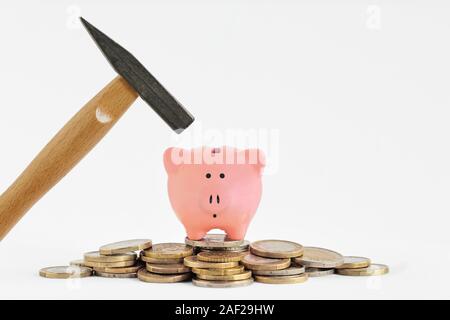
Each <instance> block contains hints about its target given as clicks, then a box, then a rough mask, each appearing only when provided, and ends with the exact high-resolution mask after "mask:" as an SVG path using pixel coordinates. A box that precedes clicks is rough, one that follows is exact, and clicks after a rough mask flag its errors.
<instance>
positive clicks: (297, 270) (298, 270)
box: [252, 266, 305, 276]
mask: <svg viewBox="0 0 450 320" xmlns="http://www.w3.org/2000/svg"><path fill="white" fill-rule="evenodd" d="M252 272H253V274H254V275H258V276H294V275H298V274H302V273H305V267H303V266H291V267H289V268H287V269H282V270H253V271H252Z"/></svg>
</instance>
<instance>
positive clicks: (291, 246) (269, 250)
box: [250, 240, 303, 258]
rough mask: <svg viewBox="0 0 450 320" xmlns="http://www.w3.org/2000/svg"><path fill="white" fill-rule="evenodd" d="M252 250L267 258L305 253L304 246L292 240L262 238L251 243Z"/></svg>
mask: <svg viewBox="0 0 450 320" xmlns="http://www.w3.org/2000/svg"><path fill="white" fill-rule="evenodd" d="M250 252H251V253H253V254H254V255H257V256H260V257H265V258H295V257H300V256H301V255H302V254H303V246H302V245H301V244H298V243H295V242H292V241H285V240H261V241H256V242H253V243H252V244H251V245H250Z"/></svg>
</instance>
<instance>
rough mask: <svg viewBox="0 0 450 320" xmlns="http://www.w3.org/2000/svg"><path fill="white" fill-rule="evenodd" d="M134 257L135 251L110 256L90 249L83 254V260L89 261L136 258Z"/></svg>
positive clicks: (113, 260)
mask: <svg viewBox="0 0 450 320" xmlns="http://www.w3.org/2000/svg"><path fill="white" fill-rule="evenodd" d="M136 258H137V255H136V253H121V254H115V255H112V256H104V255H102V254H100V252H99V251H92V252H87V253H85V254H84V260H85V261H91V262H119V261H130V260H136Z"/></svg>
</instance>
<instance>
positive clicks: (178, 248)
mask: <svg viewBox="0 0 450 320" xmlns="http://www.w3.org/2000/svg"><path fill="white" fill-rule="evenodd" d="M142 252H143V254H144V256H146V257H149V258H164V259H179V258H184V257H188V256H191V255H193V254H194V250H193V248H192V247H190V246H187V245H185V244H184V243H158V244H155V245H153V246H152V247H151V248H150V249H147V250H144V251H142Z"/></svg>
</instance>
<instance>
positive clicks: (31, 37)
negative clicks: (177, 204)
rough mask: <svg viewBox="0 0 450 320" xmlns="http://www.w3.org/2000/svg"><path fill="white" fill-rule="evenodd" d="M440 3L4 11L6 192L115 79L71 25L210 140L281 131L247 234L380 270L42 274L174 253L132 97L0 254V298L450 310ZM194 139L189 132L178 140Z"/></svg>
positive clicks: (151, 139) (444, 14)
mask: <svg viewBox="0 0 450 320" xmlns="http://www.w3.org/2000/svg"><path fill="white" fill-rule="evenodd" d="M449 9H450V6H449V4H448V2H446V1H406V0H404V1H401V0H398V1H381V0H371V1H365V0H362V1H361V0H355V1H350V0H347V1H331V0H329V1H312V0H311V1H294V0H292V1H280V0H278V1H250V0H247V1H244V0H241V1H237V0H236V1H229V0H228V1H207V0H205V1H181V0H180V1H162V0H161V1H148V0H146V1H144V0H142V1H111V0H109V1H106V0H104V1H100V0H98V1H92V0H91V1H81V0H78V1H77V0H71V1H62V0H58V1H56V0H53V1H50V0H49V1H17V0H16V1H6V0H5V1H2V2H1V4H0V36H1V45H0V46H1V47H0V88H1V89H0V92H1V104H0V189H1V190H5V189H6V188H7V187H8V186H9V185H10V184H11V183H12V182H13V181H14V179H15V178H16V177H17V176H18V174H20V172H21V171H22V170H23V169H24V168H25V166H26V165H27V164H28V163H29V162H30V161H31V159H32V158H33V157H34V156H35V155H36V154H37V153H38V152H39V151H40V150H41V148H42V147H43V146H44V145H45V144H46V143H47V142H48V141H49V139H50V138H51V137H52V136H53V135H54V134H55V133H56V132H57V131H58V130H59V128H61V127H62V126H63V125H64V124H65V123H66V121H67V120H68V119H70V117H71V116H72V115H73V114H74V113H75V112H77V111H78V110H79V109H80V107H81V106H82V105H83V104H84V103H85V102H86V101H88V100H89V99H90V98H91V97H92V96H93V95H94V94H95V93H96V92H97V91H98V90H100V89H101V88H102V87H103V86H104V85H105V84H106V83H107V82H109V81H110V80H111V79H112V78H113V77H114V72H113V70H112V69H111V68H110V66H109V65H108V63H107V62H106V60H105V59H104V58H103V56H102V55H101V53H100V52H99V51H98V49H97V48H96V46H95V45H94V43H93V42H92V40H91V39H90V37H89V36H88V34H87V33H86V31H85V30H84V29H82V28H80V27H79V25H78V23H77V21H76V20H75V17H76V16H78V14H79V10H81V14H82V15H83V16H84V17H85V18H86V19H88V20H89V21H91V22H92V23H93V24H94V25H96V26H97V27H99V28H100V29H101V30H103V31H104V32H105V33H106V34H108V35H110V36H111V37H112V38H113V39H115V40H116V41H118V42H119V43H120V44H122V45H123V46H124V47H126V48H127V49H128V50H130V51H131V52H132V53H134V54H135V55H136V56H137V57H138V58H139V59H140V60H141V62H142V63H143V64H144V65H146V66H147V67H148V68H149V70H151V72H152V73H153V74H154V75H155V76H156V77H157V78H158V79H159V80H160V81H161V82H162V83H163V84H165V86H166V87H167V88H168V89H169V90H170V91H171V92H172V93H173V94H174V95H175V96H176V97H177V98H178V100H180V101H182V102H183V104H184V105H185V106H186V107H187V108H188V109H189V110H190V111H191V112H192V113H193V114H194V115H195V116H196V118H197V120H198V122H197V123H196V126H198V125H201V126H202V128H203V129H204V130H209V129H218V130H221V132H224V131H225V130H227V129H229V128H241V129H251V128H265V129H274V130H279V133H280V140H279V149H278V152H279V153H278V155H279V163H278V170H277V171H276V172H275V173H273V174H271V175H267V176H266V177H265V178H264V188H265V190H264V196H263V200H262V203H261V206H260V209H259V212H258V213H257V215H256V217H255V219H254V221H253V223H252V225H251V227H250V229H249V232H248V235H247V238H248V239H250V240H258V239H267V238H279V239H286V240H294V241H298V242H300V243H302V244H304V245H314V246H323V247H327V248H330V249H334V250H337V251H339V252H341V253H343V254H345V255H363V256H368V257H370V258H372V260H373V261H374V262H381V263H386V264H388V265H389V266H390V267H391V273H390V275H388V276H385V277H377V278H348V277H339V276H331V277H327V278H320V279H310V280H309V281H308V282H307V283H306V284H303V285H295V286H290V285H285V286H271V285H262V284H254V285H253V286H250V287H247V288H239V289H229V290H220V289H219V290H215V289H204V288H196V287H194V286H192V285H191V284H190V283H186V284H176V285H157V284H146V283H142V282H139V281H137V280H120V279H117V280H115V279H101V278H89V279H83V280H82V281H81V282H80V283H71V282H67V281H58V280H56V281H55V280H48V279H43V278H40V277H39V276H38V275H37V272H38V270H39V269H40V268H42V267H46V266H51V265H60V264H66V263H68V261H70V260H73V259H75V258H79V257H81V255H82V253H83V252H86V251H89V250H95V249H97V248H98V247H99V246H100V245H102V244H104V243H108V242H111V241H117V240H123V239H127V238H138V237H150V238H152V239H153V240H154V242H155V243H156V242H168V241H177V242H180V241H183V239H184V230H183V228H182V226H181V224H180V223H179V222H178V220H177V219H176V218H175V215H174V214H173V212H172V209H171V207H170V204H169V201H168V197H167V193H166V174H165V171H164V169H163V165H162V153H163V151H164V149H165V148H167V147H168V146H171V145H173V144H174V143H175V142H174V138H173V136H172V134H171V132H170V129H169V128H168V127H167V126H166V125H165V124H163V122H162V121H161V120H160V119H159V118H158V117H157V116H156V115H155V113H154V112H153V111H152V110H151V109H150V108H149V107H147V106H146V105H145V103H144V102H143V101H141V100H139V101H138V102H137V103H135V105H134V106H133V107H132V108H131V109H130V110H129V112H128V113H127V114H126V115H125V116H124V117H123V119H121V121H119V123H118V124H117V126H116V127H115V128H114V129H113V130H112V131H111V133H110V134H109V135H108V136H107V137H106V138H105V140H104V141H102V142H101V143H100V144H99V145H98V147H97V148H96V149H95V150H94V151H93V152H92V153H90V154H89V155H88V156H87V157H86V158H85V159H84V161H83V162H82V163H81V164H80V165H79V166H78V167H76V168H75V170H73V171H72V172H71V173H70V174H69V175H68V176H67V177H66V178H65V179H64V180H63V181H62V182H61V183H60V184H59V185H58V186H57V187H56V188H54V189H53V190H52V191H51V192H50V193H49V194H47V196H46V197H45V198H44V199H42V201H40V202H39V203H38V204H37V205H36V206H35V207H34V208H33V209H32V210H31V211H30V212H29V214H28V215H26V217H25V218H24V219H23V220H22V221H21V222H20V223H19V224H18V225H17V226H16V228H15V229H13V231H12V232H11V233H10V234H9V235H8V237H6V238H5V239H4V240H3V241H2V242H1V244H0V257H1V258H0V259H1V263H0V298H8V299H9V298H61V299H68V298H95V299H97V298H99V299H100V298H114V299H115V298H125V299H131V298H138V299H139V298H142V299H164V298H172V299H173V298H175V299H177V298H192V299H204V298H212V299H228V298H234V299H247V298H275V299H278V298H287V299H291V298H292V299H310V298H358V299H366V298H376V299H379V298H380V299H381V298H387V299H391V298H450V296H449V293H448V286H449V285H450V277H449V276H448V273H449V271H448V265H449V263H450V250H449V249H448V247H449V244H450V243H449V234H448V224H449V222H450V220H449V214H450V211H449V209H450V202H449V197H448V194H449V191H450V185H449V181H450V169H449V162H450V152H449V146H448V140H449V136H450V126H449V125H448V122H449V117H450V111H449V110H450V109H449V103H450V95H449V90H448V86H449V80H450V76H449V75H450V62H449V61H450V60H449V57H450V43H449V36H450V20H449V14H450V10H449ZM186 134H188V132H186Z"/></svg>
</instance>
